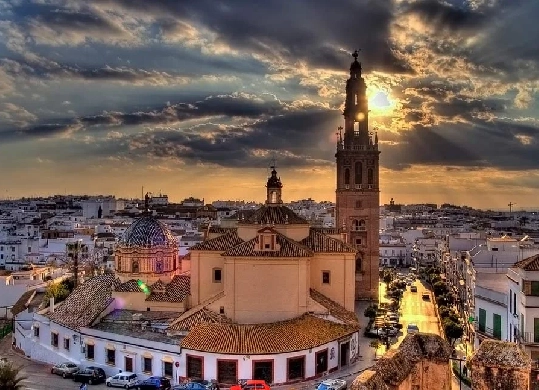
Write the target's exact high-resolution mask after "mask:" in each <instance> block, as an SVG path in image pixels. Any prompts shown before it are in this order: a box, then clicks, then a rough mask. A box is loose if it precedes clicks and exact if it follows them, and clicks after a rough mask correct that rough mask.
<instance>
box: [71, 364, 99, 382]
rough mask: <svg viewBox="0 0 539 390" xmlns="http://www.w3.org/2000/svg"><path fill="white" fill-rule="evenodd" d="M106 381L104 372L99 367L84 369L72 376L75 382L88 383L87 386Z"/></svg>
mask: <svg viewBox="0 0 539 390" xmlns="http://www.w3.org/2000/svg"><path fill="white" fill-rule="evenodd" d="M106 379H107V376H106V375H105V371H104V370H103V369H102V368H99V367H92V366H90V367H86V368H83V369H82V370H79V371H77V372H76V373H74V374H73V380H74V381H75V382H82V383H88V384H89V385H95V384H97V383H103V382H105V380H106Z"/></svg>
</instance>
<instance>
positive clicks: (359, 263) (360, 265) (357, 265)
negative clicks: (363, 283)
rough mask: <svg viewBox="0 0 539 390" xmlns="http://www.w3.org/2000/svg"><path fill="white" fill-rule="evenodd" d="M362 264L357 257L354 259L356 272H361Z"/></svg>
mask: <svg viewBox="0 0 539 390" xmlns="http://www.w3.org/2000/svg"><path fill="white" fill-rule="evenodd" d="M362 263H363V262H362V261H361V257H360V256H358V257H357V258H356V272H361V271H362V270H363V269H362V268H361V267H362V266H363V264H362Z"/></svg>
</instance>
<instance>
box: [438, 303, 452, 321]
mask: <svg viewBox="0 0 539 390" xmlns="http://www.w3.org/2000/svg"><path fill="white" fill-rule="evenodd" d="M438 313H439V314H440V317H441V319H442V320H443V319H444V318H447V317H449V314H451V309H450V308H448V307H447V306H444V305H440V304H438Z"/></svg>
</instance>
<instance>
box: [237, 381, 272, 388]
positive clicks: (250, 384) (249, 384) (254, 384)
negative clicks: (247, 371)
mask: <svg viewBox="0 0 539 390" xmlns="http://www.w3.org/2000/svg"><path fill="white" fill-rule="evenodd" d="M230 390H270V387H269V385H268V384H267V383H266V381H265V380H261V379H249V380H242V381H241V383H239V384H237V385H233V386H230Z"/></svg>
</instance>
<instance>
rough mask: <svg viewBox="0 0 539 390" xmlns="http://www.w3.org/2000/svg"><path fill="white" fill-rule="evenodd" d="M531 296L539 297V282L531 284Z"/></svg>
mask: <svg viewBox="0 0 539 390" xmlns="http://www.w3.org/2000/svg"><path fill="white" fill-rule="evenodd" d="M531 286H532V288H531V294H530V295H532V296H534V297H539V282H531Z"/></svg>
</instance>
